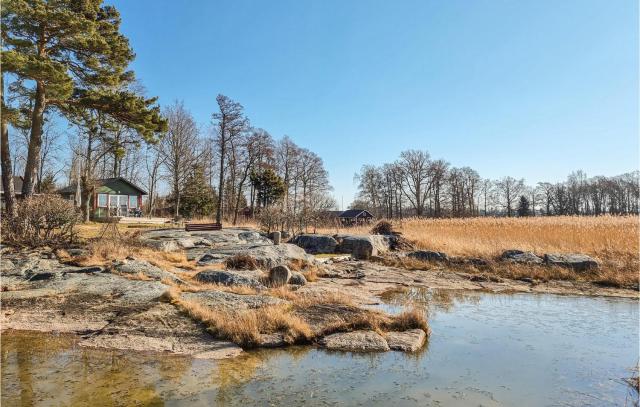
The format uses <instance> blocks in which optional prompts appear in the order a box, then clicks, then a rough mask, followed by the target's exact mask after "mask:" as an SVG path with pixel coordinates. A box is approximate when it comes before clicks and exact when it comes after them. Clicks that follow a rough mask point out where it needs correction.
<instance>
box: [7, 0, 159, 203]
mask: <svg viewBox="0 0 640 407" xmlns="http://www.w3.org/2000/svg"><path fill="white" fill-rule="evenodd" d="M2 6H3V7H2V38H3V49H2V62H3V64H2V71H3V73H4V72H8V73H11V74H13V75H14V76H15V77H16V78H17V80H16V81H15V83H13V84H12V86H11V87H10V88H11V89H12V90H13V92H14V93H16V95H17V96H20V97H21V98H22V100H23V106H24V107H25V109H28V110H29V112H30V127H31V130H30V137H29V147H28V151H27V162H26V165H25V175H24V183H23V187H22V192H23V194H24V195H25V196H29V195H32V194H33V192H34V186H35V180H36V175H37V172H38V164H39V163H38V157H39V156H40V149H41V146H42V126H43V119H44V113H45V110H46V109H48V108H55V109H57V110H59V111H60V112H62V113H64V114H70V115H72V116H77V115H78V110H85V109H93V110H97V111H101V112H105V113H106V114H108V115H109V116H111V118H113V119H114V120H116V121H118V122H125V123H126V124H127V125H129V126H131V127H132V128H134V129H135V130H137V131H138V132H139V134H140V135H142V137H144V138H145V139H150V138H151V137H152V135H153V134H154V133H155V132H156V131H159V130H162V129H163V127H164V126H165V125H166V124H165V123H164V121H163V119H162V118H161V117H160V114H159V111H158V109H157V108H156V107H153V106H152V105H153V104H154V103H155V99H145V98H143V97H141V96H139V95H137V94H135V93H134V92H131V91H128V90H124V89H123V84H127V83H130V82H131V81H132V80H133V73H132V72H131V71H127V66H128V64H129V63H130V62H131V61H132V60H133V58H134V53H133V51H132V49H131V48H130V46H129V41H128V40H127V38H126V37H124V36H123V35H122V34H121V33H120V32H119V29H120V15H119V13H118V11H117V10H116V9H115V8H114V7H112V6H103V5H102V0H82V1H77V0H56V1H52V0H51V1H47V0H6V1H4V2H3V4H2ZM88 128H89V129H90V130H91V129H92V127H88Z"/></svg>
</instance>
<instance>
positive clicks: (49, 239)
mask: <svg viewBox="0 0 640 407" xmlns="http://www.w3.org/2000/svg"><path fill="white" fill-rule="evenodd" d="M79 220H80V213H79V211H78V210H77V208H76V207H75V206H74V205H73V203H72V202H71V201H69V200H66V199H62V197H60V196H58V195H36V196H33V197H31V198H27V199H24V200H22V201H18V203H17V205H16V214H15V216H3V217H2V232H3V233H2V240H3V242H4V243H6V244H11V245H15V246H28V247H40V246H44V245H48V246H60V245H64V244H67V243H71V242H72V241H73V239H74V237H75V232H74V227H75V225H76V223H78V221H79Z"/></svg>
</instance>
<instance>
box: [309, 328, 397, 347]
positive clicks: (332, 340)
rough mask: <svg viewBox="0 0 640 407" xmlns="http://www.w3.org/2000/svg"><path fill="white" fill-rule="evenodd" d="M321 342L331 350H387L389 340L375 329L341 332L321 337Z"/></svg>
mask: <svg viewBox="0 0 640 407" xmlns="http://www.w3.org/2000/svg"><path fill="white" fill-rule="evenodd" d="M319 344H320V345H321V346H323V347H325V348H327V349H330V350H340V351H347V352H386V351H388V350H389V349H390V348H389V345H388V344H387V341H386V340H385V339H384V338H383V337H382V336H381V335H380V334H378V333H376V332H374V331H353V332H339V333H335V334H331V335H327V336H325V337H323V338H322V339H320V341H319Z"/></svg>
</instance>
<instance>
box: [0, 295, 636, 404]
mask: <svg viewBox="0 0 640 407" xmlns="http://www.w3.org/2000/svg"><path fill="white" fill-rule="evenodd" d="M384 301H385V304H383V305H382V306H381V308H383V309H385V310H386V311H389V312H397V311H399V310H401V309H402V308H403V307H404V306H407V304H408V303H411V304H414V305H417V306H419V307H423V308H424V309H425V310H426V311H427V312H428V314H429V319H430V324H431V328H432V335H431V338H430V340H429V343H428V345H427V346H426V347H425V348H424V349H423V350H422V351H421V352H419V353H418V354H415V355H407V354H402V353H398V352H388V353H383V354H365V355H362V354H350V353H339V352H337V353H336V352H326V351H323V350H320V349H316V348H313V347H293V348H288V349H279V350H258V351H251V352H246V353H245V354H244V355H243V356H241V357H239V358H236V359H230V360H224V361H206V360H192V359H190V358H185V357H176V356H168V355H164V354H161V355H158V354H144V353H132V352H120V351H106V350H96V349H84V348H80V347H78V346H77V344H76V340H75V339H74V338H73V337H72V336H57V335H51V334H38V333H18V332H8V333H4V334H3V335H2V352H1V353H2V386H1V390H2V406H31V405H43V406H45V405H46V406H48V405H55V406H60V405H69V406H82V405H87V406H100V405H127V406H128V405H158V406H163V405H164V406H183V405H189V406H199V405H202V406H211V405H238V406H251V405H264V406H270V405H286V406H296V405H306V406H309V405H361V406H388V405H393V406H394V407H396V406H414V405H416V406H428V405H433V406H480V405H481V406H513V405H517V406H567V405H568V406H584V405H593V406H620V405H623V406H624V405H625V404H626V405H632V401H633V398H632V396H630V391H629V388H628V387H627V386H626V385H625V384H624V382H623V380H622V379H623V378H625V377H629V376H630V375H631V368H632V367H633V366H635V365H636V364H637V363H638V360H639V350H638V346H639V345H638V344H639V338H638V335H639V333H638V330H639V327H638V321H639V319H638V318H639V314H638V301H637V300H629V299H607V298H583V297H573V296H555V295H530V294H514V295H495V294H483V293H468V292H466V293H465V292H455V291H430V290H410V291H408V292H397V293H390V294H388V295H385V296H384Z"/></svg>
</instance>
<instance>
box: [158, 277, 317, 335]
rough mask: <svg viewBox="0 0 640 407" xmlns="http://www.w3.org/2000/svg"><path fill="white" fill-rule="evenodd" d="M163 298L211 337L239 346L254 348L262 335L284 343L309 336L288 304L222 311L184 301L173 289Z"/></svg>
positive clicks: (306, 327)
mask: <svg viewBox="0 0 640 407" xmlns="http://www.w3.org/2000/svg"><path fill="white" fill-rule="evenodd" d="M163 297H164V299H165V300H168V301H170V302H171V303H173V304H175V305H177V306H178V307H180V308H181V309H182V310H183V311H184V312H186V313H187V314H188V315H189V316H190V317H191V318H193V319H195V320H197V321H200V322H202V323H204V324H205V325H207V327H208V329H209V330H210V331H211V333H212V334H214V335H216V336H217V337H219V338H222V339H227V340H230V341H232V342H234V343H236V344H238V345H240V346H243V347H254V346H258V345H259V344H260V341H261V335H262V334H272V333H280V334H282V335H283V338H284V341H285V342H286V343H297V342H307V341H309V340H310V339H311V338H312V336H313V334H312V331H311V328H310V327H309V325H308V324H307V323H306V322H305V321H303V320H302V319H301V318H300V317H298V316H296V315H294V314H293V313H292V312H291V306H290V305H271V306H266V307H262V308H258V309H246V310H239V311H222V310H217V309H211V308H208V307H205V306H202V305H201V304H199V303H197V302H195V301H187V300H184V299H182V298H180V295H179V291H178V290H175V289H173V290H169V291H167V292H166V293H165V295H164V296H163Z"/></svg>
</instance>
